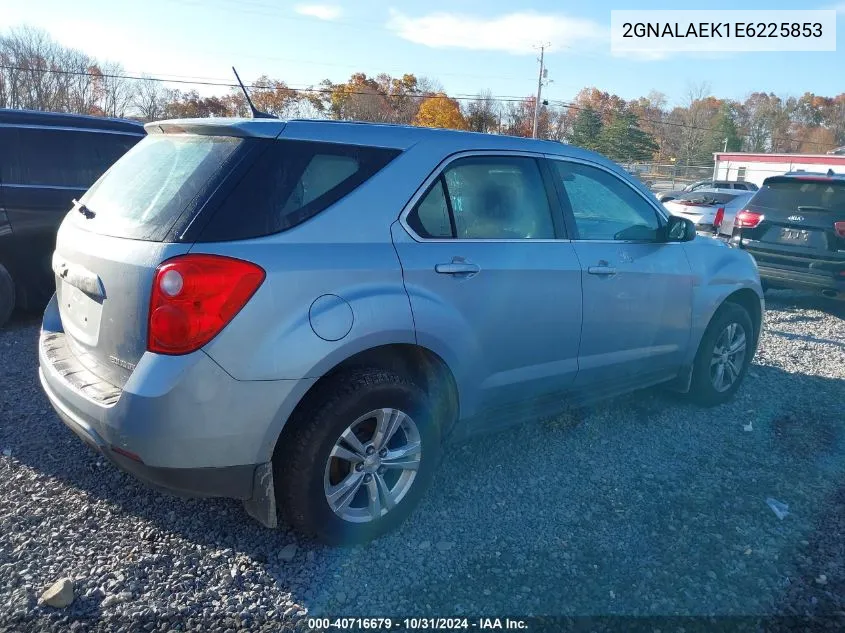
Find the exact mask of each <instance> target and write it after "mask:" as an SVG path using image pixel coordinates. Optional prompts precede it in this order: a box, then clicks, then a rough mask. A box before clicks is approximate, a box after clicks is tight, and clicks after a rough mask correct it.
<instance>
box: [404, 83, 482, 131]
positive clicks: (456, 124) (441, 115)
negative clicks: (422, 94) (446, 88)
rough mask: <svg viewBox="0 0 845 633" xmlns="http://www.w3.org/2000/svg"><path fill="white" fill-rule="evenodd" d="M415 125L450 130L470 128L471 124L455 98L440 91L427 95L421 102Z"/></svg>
mask: <svg viewBox="0 0 845 633" xmlns="http://www.w3.org/2000/svg"><path fill="white" fill-rule="evenodd" d="M414 125H420V126H422V127H438V128H446V129H450V130H468V129H469V125H468V124H467V120H466V119H465V118H464V115H463V113H462V112H461V106H460V105H458V102H457V101H456V100H455V99H452V98H450V97H448V96H447V95H446V93H443V92H440V93H437V94H436V95H432V96H430V97H427V98H426V99H424V100H423V102H422V103H420V108H419V111H418V112H417V116H416V117H414Z"/></svg>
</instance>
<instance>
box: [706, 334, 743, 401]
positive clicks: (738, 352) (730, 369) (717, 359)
mask: <svg viewBox="0 0 845 633" xmlns="http://www.w3.org/2000/svg"><path fill="white" fill-rule="evenodd" d="M746 339H747V337H746V334H745V328H743V327H742V325H740V324H739V323H729V324H728V325H727V326H726V327H725V329H724V330H722V333H721V334H719V337H718V338H717V339H716V344H715V345H714V346H713V356H712V357H711V359H710V382H711V383H712V384H713V388H714V389H715V390H716V391H718V392H725V391H727V390H728V389H730V388H731V387H732V386H733V384H734V383H735V382H736V380H737V378H739V374H740V372H741V371H742V367H743V364H744V363H745V353H746V346H747V341H746Z"/></svg>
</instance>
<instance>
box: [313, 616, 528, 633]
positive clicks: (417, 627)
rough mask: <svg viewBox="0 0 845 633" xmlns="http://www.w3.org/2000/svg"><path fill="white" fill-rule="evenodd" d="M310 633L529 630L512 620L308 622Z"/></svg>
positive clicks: (347, 619) (420, 619) (333, 620)
mask: <svg viewBox="0 0 845 633" xmlns="http://www.w3.org/2000/svg"><path fill="white" fill-rule="evenodd" d="M307 624H308V628H309V630H323V631H330V630H338V631H341V630H346V631H360V630H379V629H381V630H385V631H390V630H394V629H395V630H407V631H423V630H434V631H446V630H471V629H476V630H479V631H497V630H502V631H505V630H511V631H520V630H523V631H524V630H526V629H528V624H527V623H526V622H525V620H519V619H512V618H477V619H469V618H309V619H308V622H307Z"/></svg>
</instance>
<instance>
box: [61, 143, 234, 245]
mask: <svg viewBox="0 0 845 633" xmlns="http://www.w3.org/2000/svg"><path fill="white" fill-rule="evenodd" d="M242 142H243V139H238V138H233V137H225V136H194V135H175V134H173V135H170V134H164V135H159V134H157V135H151V136H148V137H146V138H145V139H144V140H142V141H141V142H140V143H138V144H137V145H136V146H135V147H133V148H132V149H131V150H130V151H129V152H128V153H126V154H125V155H124V156H123V158H121V159H120V160H119V161H118V162H117V163H115V165H114V166H113V167H112V168H111V169H109V170H108V172H107V173H106V174H105V176H103V177H102V178H101V179H100V180H98V181H97V183H96V184H95V185H94V186H93V187H91V189H89V190H88V192H87V193H86V194H85V195H84V196H83V197H82V199H81V202H82V203H83V204H84V205H85V206H86V207H87V208H88V210H89V211H90V212H91V213H92V214H93V215H92V216H91V217H88V218H86V216H85V215H83V214H75V213H71V215H70V217H71V218H73V220H72V221H74V222H75V223H76V224H77V225H79V226H80V227H82V228H84V229H86V230H89V231H93V232H96V233H101V234H104V235H111V236H114V237H126V238H130V239H142V240H151V241H162V240H163V239H164V237H165V236H166V235H167V233H168V231H169V230H170V229H171V228H172V227H173V225H174V224H175V223H176V221H177V220H178V219H179V217H180V216H181V215H182V214H183V213H184V212H185V211H186V210H187V209H188V208H189V207H197V206H198V205H201V204H202V202H203V200H204V199H205V198H204V194H205V192H206V190H207V189H208V188H209V187H210V183H211V182H212V181H213V180H214V179H215V177H216V176H217V175H218V174H220V173H223V172H224V171H225V169H226V167H227V165H228V163H229V160H230V159H231V158H232V157H233V155H234V154H235V152H236V151H237V150H238V148H239V147H240V145H241V144H242ZM89 215H90V214H89Z"/></svg>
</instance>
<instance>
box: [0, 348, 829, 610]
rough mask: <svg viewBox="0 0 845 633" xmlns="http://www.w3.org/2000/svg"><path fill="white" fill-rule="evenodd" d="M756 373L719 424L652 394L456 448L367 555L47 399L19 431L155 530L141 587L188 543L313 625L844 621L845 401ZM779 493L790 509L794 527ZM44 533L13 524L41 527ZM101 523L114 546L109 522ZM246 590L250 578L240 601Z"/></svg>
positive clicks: (33, 463)
mask: <svg viewBox="0 0 845 633" xmlns="http://www.w3.org/2000/svg"><path fill="white" fill-rule="evenodd" d="M27 371H31V372H32V373H33V375H34V371H35V366H34V363H33V365H32V366H31V367H29V368H28V369H27ZM752 371H753V373H752V374H751V375H749V377H748V381H747V383H746V384H745V385H744V387H743V389H742V390H741V392H740V394H739V395H738V398H737V400H736V401H735V402H734V403H732V404H730V405H724V406H722V407H718V408H715V409H710V410H702V409H699V408H697V407H694V406H692V405H689V404H686V403H683V402H680V401H678V400H677V399H675V398H674V397H670V396H667V395H666V394H663V393H661V392H657V391H647V392H643V393H639V394H634V395H631V396H628V397H625V398H620V399H618V400H615V401H612V402H609V403H605V404H603V405H601V406H598V407H596V408H594V409H590V410H588V411H583V412H579V413H578V414H577V415H569V416H564V417H562V418H560V419H557V420H555V421H551V422H545V423H542V424H538V425H524V426H521V427H517V428H515V429H512V430H508V431H504V432H500V433H497V434H495V435H492V436H488V437H485V438H481V439H478V440H473V441H471V442H469V443H466V444H462V445H458V446H454V447H450V448H449V449H448V451H447V455H446V458H445V459H444V463H443V465H442V467H441V470H440V472H439V473H438V476H437V477H436V478H435V482H434V485H433V486H432V490H431V491H430V492H429V494H428V495H427V496H426V498H425V499H424V501H423V504H422V507H421V508H420V509H419V510H418V511H417V512H416V513H415V514H414V515H413V517H412V518H411V519H410V520H409V521H408V523H407V524H406V525H405V526H403V528H402V529H401V530H400V531H399V532H397V533H396V534H393V535H389V536H388V537H384V538H382V539H380V540H379V541H377V542H375V543H373V544H371V545H368V546H363V547H357V548H351V549H339V550H330V549H328V548H324V547H321V546H318V545H315V544H314V543H310V542H307V541H304V540H301V539H298V538H297V537H296V536H295V535H293V534H292V533H291V532H290V531H289V530H288V529H286V528H284V527H283V528H282V529H280V530H277V531H271V530H266V529H264V528H262V527H260V526H258V525H257V524H256V523H255V522H254V521H252V520H251V519H249V518H248V517H247V515H246V514H245V513H244V512H243V510H242V508H241V507H240V505H239V504H238V503H236V502H231V501H226V500H185V499H178V498H174V497H170V496H167V495H163V494H160V493H158V492H155V491H152V490H149V489H147V488H146V487H145V486H143V485H142V484H140V483H138V482H137V481H135V480H134V479H133V478H132V477H130V476H128V475H125V474H123V473H121V472H119V471H118V470H116V469H115V468H114V467H112V466H111V465H110V464H109V463H108V462H106V461H105V460H103V459H102V458H101V457H99V456H97V455H96V454H94V453H93V452H92V451H91V450H90V449H88V448H87V447H86V446H85V445H83V444H82V443H81V442H80V441H79V440H77V438H76V437H75V436H73V434H72V433H71V432H70V431H68V430H67V429H66V428H64V426H63V425H62V424H61V423H60V422H59V421H58V419H57V418H56V416H55V415H54V414H53V412H52V410H51V409H49V405H48V404H47V403H46V400H45V399H44V398H43V396H42V395H41V394H40V392H38V395H35V396H34V399H35V400H34V401H33V402H31V403H30V406H31V407H32V410H31V412H30V413H29V414H27V415H22V416H20V419H18V420H16V423H20V424H26V423H27V416H28V415H32V416H38V417H42V416H46V417H47V419H49V420H50V422H49V423H48V425H47V426H48V427H49V428H50V431H49V432H47V433H37V434H32V435H30V436H28V437H27V443H26V444H25V445H23V446H16V447H15V454H14V457H15V459H16V460H18V461H19V462H21V463H23V464H26V465H27V466H29V467H31V468H33V469H35V470H37V471H40V472H41V473H44V474H46V475H49V476H51V477H54V478H57V479H60V480H62V481H64V482H66V483H67V484H69V485H70V486H73V487H75V488H77V489H79V490H82V491H84V492H85V493H86V494H88V495H91V496H92V497H95V498H98V499H102V500H104V501H106V502H108V503H109V504H110V505H111V507H112V511H111V514H112V518H111V519H110V520H114V515H115V514H116V515H117V516H118V520H119V519H120V517H121V516H126V517H127V518H132V519H133V520H136V519H140V520H141V521H142V522H143V523H142V527H141V528H139V533H138V536H137V538H138V543H139V546H140V547H141V548H143V549H144V550H145V551H146V552H147V556H148V558H147V559H146V561H145V562H144V563H143V565H146V567H144V568H143V569H141V570H140V571H138V570H137V569H136V570H135V571H133V574H136V575H137V574H140V575H139V576H138V577H140V578H141V579H142V580H143V582H145V583H146V582H154V580H155V573H156V572H155V567H156V565H159V564H160V565H164V566H165V567H167V568H172V566H173V565H175V564H176V560H173V557H170V554H169V546H168V545H167V543H169V542H170V541H169V539H171V538H172V536H176V537H177V538H179V539H184V540H185V541H187V542H188V543H191V544H196V545H199V546H201V547H203V548H206V550H210V551H212V552H218V553H219V552H224V554H222V555H224V556H229V557H233V556H234V557H246V558H247V559H250V560H251V561H254V562H255V563H257V564H258V565H259V566H260V567H261V568H262V569H263V572H264V573H266V574H267V575H269V577H270V578H271V579H272V582H273V583H274V584H275V585H276V587H277V588H278V589H279V590H280V591H283V592H285V593H286V594H289V596H290V598H291V599H292V600H294V601H295V602H296V604H299V605H304V606H306V607H307V608H308V609H309V612H310V613H311V614H313V615H319V614H321V613H322V614H327V615H360V616H366V615H370V616H371V615H386V614H388V613H393V614H394V615H396V614H397V612H398V613H403V614H406V615H412V614H421V613H427V614H439V615H444V616H446V615H455V614H456V613H467V614H470V613H471V614H477V615H489V614H502V613H510V614H513V615H526V614H529V613H533V614H546V615H583V614H636V615H667V614H702V613H715V614H733V615H736V614H765V613H775V612H781V613H789V614H792V613H804V611H805V610H806V606H805V602H807V601H808V600H809V601H811V602H808V603H807V604H810V605H811V606H812V612H813V613H818V614H828V613H829V610H836V609H841V608H842V598H841V596H842V593H843V592H842V591H841V589H842V585H841V583H842V579H843V578H845V555H843V545H842V539H841V534H842V527H843V523H842V522H843V510H844V509H845V493H843V489H842V483H843V480H844V479H843V477H845V447H843V430H842V418H841V403H842V402H843V401H845V384H843V381H840V380H831V379H827V378H821V377H816V376H808V375H802V374H791V373H787V372H785V371H783V370H780V369H778V368H775V367H769V366H753V368H752ZM42 424H43V422H42ZM745 425H750V426H751V428H752V429H753V430H750V431H749V430H745V431H744V430H743V428H744V426H745ZM769 496H773V497H776V498H778V499H780V500H783V501H784V502H786V503H788V504H789V505H790V512H791V514H790V515H789V516H787V517H786V519H785V520H783V521H779V520H778V519H777V518H776V517H775V515H774V514H773V513H772V512H771V510H770V509H769V508H768V507H767V506H766V503H765V499H766V498H767V497H769ZM45 502H47V503H49V501H48V500H46V501H45ZM27 521H28V520H27V519H26V517H20V516H19V517H16V518H14V519H10V521H9V522H7V524H6V525H7V526H9V527H12V528H13V529H18V530H30V529H35V525H37V521H36V523H35V524H33V525H30V524H29V523H28V522H27ZM86 521H87V523H86V526H87V528H88V529H90V530H92V531H97V530H98V529H100V522H99V519H98V518H97V516H96V515H95V516H91V517H89V518H88V519H86ZM164 537H166V538H164ZM163 538H164V540H163ZM802 541H803V542H807V543H809V545H805V546H802V545H801V542H802ZM292 543H295V544H297V545H298V550H297V552H296V554H295V555H294V556H293V559H292V560H288V559H287V558H286V557H285V556H283V554H282V549H283V548H284V547H285V546H286V545H289V544H292ZM226 552H228V554H226ZM209 555H210V554H209V551H206V552H205V553H203V554H201V555H198V557H197V558H198V561H197V564H199V560H200V559H201V558H202V557H203V556H209ZM212 555H217V554H212ZM150 557H152V558H150ZM169 557H170V558H169ZM183 562H184V561H183ZM127 564H128V565H129V566H130V567H132V566H135V565H139V564H141V563H132V562H129V561H127ZM180 564H182V563H180ZM185 565H186V567H187V568H188V569H190V566H191V560H190V559H188V560H187V562H185ZM397 570H404V571H402V572H401V574H400V576H402V581H401V582H398V581H397V586H396V587H395V588H394V589H393V590H391V591H390V592H385V591H384V586H383V585H382V582H381V580H377V579H385V578H387V579H389V578H394V577H396V574H397V573H398V572H397ZM411 570H413V571H411ZM226 573H228V567H226V568H225V569H224V570H223V571H222V572H219V574H222V575H225V574H226ZM219 574H218V575H219ZM820 574H827V578H828V581H827V583H828V584H827V585H823V584H819V583H817V582H816V580H815V579H816V578H817V577H818V576H819V575H820ZM217 579H218V580H219V578H217ZM367 579H372V580H371V581H370V582H368V581H367ZM796 579H798V580H796ZM183 582H185V583H191V582H193V581H191V580H190V578H185V579H184V580H183ZM227 582H228V581H227ZM238 583H239V580H238V578H237V577H236V575H233V577H232V580H231V583H230V587H231V590H232V591H236V590H237V588H238ZM190 586H192V585H190V584H186V585H185V587H190ZM807 588H809V589H812V591H806V590H805V589H807ZM834 590H835V591H836V592H839V593H838V594H837V595H838V597H837V595H834V594H833V591H834ZM829 594H830V595H829ZM814 597H815V600H816V602H812V600H813V598H814ZM99 600H100V598H99V596H97V595H94V596H92V597H89V598H83V599H82V600H81V601H80V604H79V609H81V613H84V614H85V615H86V616H89V615H90V616H91V617H94V616H96V613H97V609H98V608H99V607H98V604H99ZM391 609H392V611H391Z"/></svg>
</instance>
